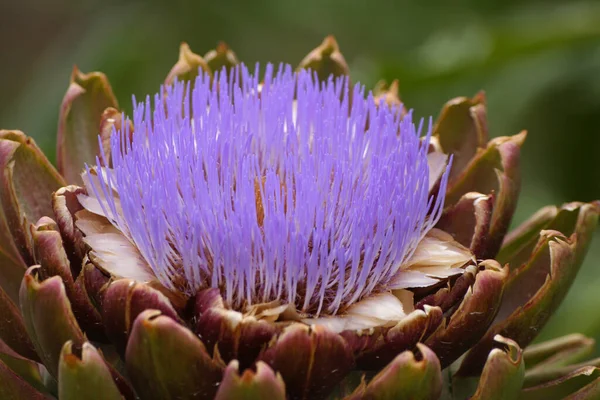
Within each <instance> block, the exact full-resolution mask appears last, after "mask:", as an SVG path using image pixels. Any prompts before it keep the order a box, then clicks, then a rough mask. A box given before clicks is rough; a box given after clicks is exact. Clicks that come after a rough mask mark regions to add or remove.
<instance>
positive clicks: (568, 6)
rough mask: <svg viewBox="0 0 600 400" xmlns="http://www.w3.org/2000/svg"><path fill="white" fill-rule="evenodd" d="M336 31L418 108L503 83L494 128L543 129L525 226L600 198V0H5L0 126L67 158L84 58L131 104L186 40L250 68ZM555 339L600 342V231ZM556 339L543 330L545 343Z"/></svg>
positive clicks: (497, 88) (0, 26)
mask: <svg viewBox="0 0 600 400" xmlns="http://www.w3.org/2000/svg"><path fill="white" fill-rule="evenodd" d="M327 34H334V35H335V36H336V37H337V39H338V42H339V43H340V46H341V49H342V51H343V53H344V55H345V57H346V60H347V61H348V63H349V64H350V66H351V70H352V74H353V79H354V80H355V81H360V82H362V83H364V84H366V85H367V86H369V87H371V86H373V85H374V84H375V82H377V80H379V79H381V78H383V79H386V80H387V81H391V80H392V79H394V78H398V79H399V80H400V88H401V95H402V99H403V101H405V102H406V104H407V105H408V106H409V107H411V108H414V109H415V112H416V113H417V115H422V116H429V115H433V116H434V117H435V115H436V114H437V112H438V111H439V109H440V107H441V106H442V104H443V103H444V102H445V101H446V100H448V99H449V98H452V97H455V96H459V95H467V96H471V95H473V94H475V93H476V92H477V91H478V90H480V89H483V90H485V91H486V93H487V98H488V106H489V118H490V132H491V134H492V135H493V136H498V135H511V134H514V133H517V132H518V131H520V130H521V129H527V130H528V131H529V137H528V140H527V143H526V146H525V148H524V160H523V162H522V164H523V169H524V177H523V178H524V186H523V191H522V197H521V201H520V204H519V210H518V212H517V216H516V218H515V222H519V221H522V220H523V219H524V218H526V216H528V215H529V214H531V213H532V212H534V211H535V210H537V209H538V208H540V207H542V206H544V205H546V204H548V203H557V204H560V203H562V202H565V201H569V200H584V201H589V200H592V199H595V198H600V162H598V159H599V157H600V154H598V153H599V149H600V128H599V124H598V117H599V116H600V2H598V1H588V2H585V1H568V0H561V1H558V0H553V1H545V0H522V1H518V0H503V1H502V0H486V1H478V0H457V1H452V2H448V1H444V0H428V1H424V2H408V1H395V0H370V1H367V0H362V1H349V0H344V1H343V0H329V1H323V0H303V1H277V0H254V1H243V0H239V1H220V2H216V1H215V2H205V1H191V0H172V1H169V2H166V1H165V2H159V1H157V0H154V1H153V0H148V1H137V2H125V1H116V0H112V1H111V0H102V1H101V0H80V1H69V0H54V1H51V2H48V1H46V0H23V1H19V2H18V1H16V0H4V1H2V2H1V3H0V57H1V58H0V59H1V60H2V62H1V63H0V87H1V88H2V96H1V97H0V125H1V126H2V127H4V128H18V129H21V130H23V131H25V132H26V133H28V134H29V135H31V136H33V137H34V138H35V139H36V140H37V141H38V143H39V144H40V145H41V146H42V147H43V148H44V150H45V151H46V152H47V154H49V155H50V157H51V158H52V159H54V152H55V149H54V139H55V132H56V124H57V114H58V108H59V104H60V101H61V99H62V96H63V94H64V91H65V90H66V87H67V84H68V80H69V75H70V72H71V69H72V66H73V65H74V64H77V65H78V67H79V68H80V69H81V70H83V71H86V72H88V71H92V70H100V71H103V72H105V73H106V74H107V75H108V77H109V79H110V81H111V83H112V85H113V88H114V90H115V93H116V95H117V97H118V99H119V102H120V104H121V106H122V107H123V108H124V109H125V110H126V111H129V110H131V97H130V96H131V94H135V95H136V96H137V98H138V99H140V98H143V96H145V95H146V94H148V93H154V92H156V91H157V89H158V85H159V84H160V83H161V82H162V81H163V79H164V77H165V76H166V74H167V72H168V71H169V69H170V67H171V66H172V65H173V64H174V63H175V62H176V60H177V55H178V46H179V43H180V42H181V41H186V42H188V43H189V44H190V46H191V48H192V50H194V51H195V52H197V53H200V54H204V53H205V52H206V51H208V50H209V49H211V48H213V47H215V45H216V44H217V42H218V41H219V40H224V41H226V42H227V43H228V44H229V45H230V46H231V47H232V48H233V50H234V51H235V52H236V53H237V55H238V56H239V58H240V59H242V60H245V62H246V63H247V64H252V63H255V62H261V63H265V62H267V61H273V62H289V63H292V64H297V63H298V62H299V61H300V60H301V59H302V57H303V56H304V55H305V54H306V53H307V52H308V51H309V50H310V49H312V48H313V47H315V46H316V45H317V44H319V43H320V42H321V40H322V38H323V37H324V36H325V35H327ZM596 236H597V238H596V240H595V242H594V243H593V245H592V249H591V250H590V254H589V256H588V258H587V260H586V263H585V264H584V266H583V269H582V272H581V274H580V276H579V278H578V280H577V281H576V284H575V286H574V287H573V288H572V290H571V292H570V293H569V295H568V298H567V299H566V301H565V302H564V304H563V306H562V307H561V309H560V310H559V312H557V314H556V315H555V316H554V317H553V319H552V321H551V322H550V323H549V325H548V326H547V327H546V328H545V331H544V332H542V335H541V338H547V337H550V336H555V335H561V334H566V333H568V332H572V331H579V332H582V333H585V334H587V335H591V336H595V337H596V338H599V339H600V314H599V313H598V312H597V311H596V305H597V304H598V302H600V290H598V287H600V265H599V264H600V235H596ZM541 338H540V339H541Z"/></svg>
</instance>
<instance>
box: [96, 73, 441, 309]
mask: <svg viewBox="0 0 600 400" xmlns="http://www.w3.org/2000/svg"><path fill="white" fill-rule="evenodd" d="M257 75H258V74H257V73H256V74H254V75H251V74H250V73H249V72H248V70H247V69H246V68H245V67H243V66H242V67H238V68H237V69H234V70H233V71H232V72H231V73H230V74H229V75H227V74H226V73H224V72H223V73H221V74H215V76H214V78H213V79H212V80H211V78H210V77H209V76H208V75H206V74H204V73H201V74H200V75H199V76H198V78H197V79H196V81H195V84H194V85H193V90H190V87H189V86H188V85H185V84H184V83H181V82H176V83H175V84H174V85H173V86H171V87H166V88H165V89H164V90H161V92H160V93H159V94H157V95H156V96H155V98H154V108H152V104H151V101H150V99H149V98H148V99H147V100H146V102H145V104H140V105H138V106H136V108H135V111H134V117H133V124H134V126H135V133H131V132H129V131H128V129H127V127H128V124H124V126H125V127H126V128H125V129H124V130H123V131H122V132H115V133H114V134H113V136H112V139H111V148H110V151H111V161H112V169H104V171H105V175H106V176H105V177H104V179H100V180H98V181H96V182H101V183H100V184H96V185H95V186H94V190H95V191H96V193H95V195H96V197H104V196H100V195H101V194H102V195H108V193H110V191H111V190H113V191H115V192H116V193H118V197H117V198H114V197H113V196H106V197H107V198H108V203H105V205H104V207H106V208H107V209H105V210H104V213H105V215H107V216H108V217H109V219H110V220H111V222H112V223H113V225H114V226H115V227H116V228H118V229H119V230H120V231H122V232H123V233H124V234H125V235H126V236H127V237H128V238H129V240H131V242H132V243H134V244H135V246H136V247H137V248H138V249H139V251H140V253H141V254H142V256H143V258H144V259H145V260H146V261H147V263H148V264H149V265H150V267H151V269H152V270H153V271H154V273H155V274H156V276H157V277H158V279H159V280H160V281H161V283H162V284H164V285H165V286H166V287H168V288H171V289H176V290H180V291H183V292H185V293H187V294H188V295H193V294H194V293H195V292H196V291H197V290H198V289H200V288H205V287H218V288H220V290H221V293H222V294H223V298H224V299H225V301H226V302H227V303H228V304H229V305H230V306H231V307H234V308H237V309H241V308H243V307H245V306H248V305H251V304H257V303H264V302H270V301H273V300H280V301H281V302H282V303H292V304H294V305H295V306H296V308H297V309H298V310H300V311H302V312H304V313H306V314H308V315H313V316H317V315H323V314H326V315H332V314H336V313H339V312H340V311H343V309H344V308H346V307H347V306H349V305H350V304H353V303H356V302H357V301H359V300H361V299H363V298H365V297H366V296H368V295H369V294H372V293H376V292H379V291H384V290H390V289H393V287H391V285H390V282H391V281H392V280H393V278H394V276H395V275H396V274H397V273H398V271H399V270H400V269H401V267H402V265H403V264H404V263H405V262H406V261H407V259H408V258H409V257H410V256H411V255H412V253H413V252H414V250H415V248H416V246H417V244H418V243H419V241H420V240H421V238H422V237H423V236H424V235H425V234H426V233H427V232H428V231H429V230H430V229H431V228H432V226H433V225H434V224H435V222H436V221H437V220H438V218H439V216H440V213H441V211H442V207H443V197H444V196H443V194H444V192H445V187H446V181H447V174H444V176H443V177H442V179H441V183H440V186H439V194H440V195H438V196H437V197H432V196H430V195H429V187H430V182H429V179H430V178H429V167H428V164H427V152H428V148H429V135H427V136H426V137H425V138H421V137H420V132H421V128H422V124H421V125H419V126H418V127H416V126H415V125H414V124H413V121H412V117H411V114H410V113H409V114H408V115H405V116H401V113H400V112H399V109H397V108H394V107H389V106H386V105H380V106H377V105H376V104H375V101H374V99H373V96H372V94H371V93H369V94H368V95H367V96H366V97H365V93H364V88H363V87H362V86H359V85H356V86H354V88H353V89H352V94H350V93H349V91H350V90H351V89H350V88H349V85H348V81H347V79H343V78H340V79H337V80H335V81H334V80H333V79H330V80H329V81H328V82H327V83H319V81H318V79H317V78H316V76H315V75H313V74H311V73H310V72H306V71H302V72H297V73H295V72H292V69H291V68H290V67H289V66H281V67H280V68H279V69H278V70H277V71H274V69H273V67H272V66H270V65H269V66H267V68H266V73H265V78H264V82H263V84H262V85H259V79H258V77H257ZM350 99H352V101H350ZM134 102H135V100H134ZM101 161H102V163H101ZM98 164H99V165H98V167H99V168H100V167H101V165H105V163H104V161H103V160H98ZM89 173H90V172H89V170H88V174H89Z"/></svg>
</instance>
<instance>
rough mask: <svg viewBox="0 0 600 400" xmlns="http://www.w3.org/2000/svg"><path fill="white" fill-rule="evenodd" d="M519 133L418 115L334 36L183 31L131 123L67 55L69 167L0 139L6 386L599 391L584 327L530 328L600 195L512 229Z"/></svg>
mask: <svg viewBox="0 0 600 400" xmlns="http://www.w3.org/2000/svg"><path fill="white" fill-rule="evenodd" d="M525 136H526V133H525V132H522V133H520V134H517V135H515V136H509V137H496V138H494V139H491V140H490V139H489V138H488V131H487V121H486V104H485V96H484V94H483V93H479V94H477V95H476V96H475V97H474V98H464V97H460V98H456V99H453V100H450V101H449V102H448V103H447V104H446V105H445V106H444V108H443V109H442V112H441V114H440V116H439V118H438V119H437V121H436V122H435V123H432V122H431V121H415V120H414V118H413V114H412V111H411V110H408V109H406V108H404V106H403V104H402V103H401V101H400V99H399V96H398V84H397V82H394V83H392V84H391V85H390V86H386V85H385V84H381V85H378V86H377V88H375V90H374V91H372V92H371V91H368V90H367V89H365V88H364V87H363V86H361V85H359V84H352V83H351V82H350V79H349V69H348V66H347V65H346V62H345V61H344V57H343V56H342V54H341V53H340V51H339V48H338V45H337V43H336V42H335V40H334V39H333V37H328V38H326V39H325V41H324V42H323V43H322V44H321V45H320V46H319V47H317V48H316V49H315V50H313V51H312V52H310V53H309V54H308V55H307V56H306V57H305V58H304V59H303V60H302V62H301V63H300V65H299V67H298V68H297V69H295V70H294V69H292V67H290V66H289V65H280V66H277V67H275V66H272V65H267V66H266V67H265V68H263V69H262V70H261V69H260V68H258V67H257V68H256V69H254V70H250V69H249V68H248V67H246V66H245V65H243V64H241V63H239V62H238V60H237V57H236V56H235V54H234V53H233V52H232V51H231V50H230V49H229V48H228V47H227V46H226V45H225V44H220V45H219V46H218V47H217V49H216V50H213V51H211V52H209V53H207V54H206V55H205V56H204V57H201V56H199V55H197V54H194V53H192V51H191V50H190V48H189V47H188V46H187V45H186V44H183V45H182V46H181V49H180V57H179V60H178V62H177V63H176V64H175V65H174V67H173V68H172V70H171V71H170V72H169V74H168V76H167V78H166V80H165V84H164V86H163V87H161V88H160V90H159V92H158V93H157V94H156V95H155V96H154V97H152V98H150V97H148V98H147V99H145V100H144V101H143V102H140V103H138V102H137V101H135V100H134V112H133V116H132V118H131V119H129V118H127V117H125V115H124V114H122V113H121V111H119V108H118V105H117V102H116V99H115V96H114V94H113V92H112V89H111V87H110V85H109V83H108V81H107V79H106V77H105V76H104V75H103V74H101V73H91V74H83V73H81V72H80V71H78V70H77V69H75V71H74V73H73V76H72V80H71V84H70V86H69V88H68V90H67V93H66V95H65V97H64V100H63V104H62V107H61V110H60V116H59V127H58V143H57V169H55V168H54V167H53V166H52V165H51V164H50V163H49V161H48V160H47V158H46V157H45V156H44V154H43V153H42V152H41V151H40V149H39V148H38V147H37V146H36V144H35V142H34V141H33V140H32V139H31V138H29V137H28V136H26V135H25V134H23V133H22V132H19V131H9V130H4V131H0V170H1V171H2V174H1V175H0V204H1V207H0V210H1V211H0V235H1V236H0V398H2V399H53V398H58V399H61V400H62V399H83V398H84V399H106V400H112V399H142V400H145V399H213V398H214V399H219V400H225V399H264V398H270V399H272V400H278V399H282V400H283V399H325V398H339V399H409V398H410V399H438V398H445V399H464V398H469V397H470V398H473V399H518V398H528V399H538V398H539V399H549V398H577V399H588V398H590V399H591V398H597V396H598V395H599V393H600V369H598V365H599V364H600V360H587V361H586V359H587V357H588V356H589V355H590V354H591V353H592V352H593V349H594V342H593V340H592V339H589V338H586V337H584V336H582V335H578V334H573V335H570V336H566V337H563V338H557V339H555V340H552V341H549V342H545V343H539V344H534V345H531V346H530V343H531V342H532V341H533V340H534V339H535V337H536V335H537V333H538V332H539V331H540V329H541V328H542V327H543V326H544V324H545V323H546V322H547V320H548V319H549V317H550V316H551V315H552V313H553V311H554V310H555V309H556V308H557V307H558V305H559V304H560V302H561V301H562V299H563V298H564V296H565V295H566V293H567V291H568V288H569V286H570V285H571V283H572V282H573V280H574V278H575V276H576V274H577V271H578V268H579V266H580V265H581V263H582V261H583V258H584V256H585V253H586V250H587V247H588V245H589V243H590V240H591V237H592V234H593V232H594V230H595V228H596V224H597V221H598V215H599V214H600V202H592V203H578V202H574V203H569V204H565V205H562V206H559V207H555V206H549V207H546V208H544V209H542V210H540V211H539V212H538V213H536V214H535V215H533V216H532V217H531V218H530V219H529V220H528V221H526V222H524V223H523V224H522V225H521V226H519V227H517V228H516V229H515V230H513V231H512V232H510V233H508V234H507V230H508V227H509V225H510V222H511V218H512V215H513V213H514V211H515V208H516V205H517V198H518V194H519V190H520V184H521V182H520V173H519V158H520V152H521V146H522V144H523V142H524V140H525Z"/></svg>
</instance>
